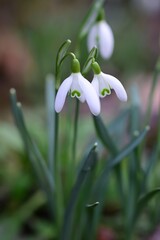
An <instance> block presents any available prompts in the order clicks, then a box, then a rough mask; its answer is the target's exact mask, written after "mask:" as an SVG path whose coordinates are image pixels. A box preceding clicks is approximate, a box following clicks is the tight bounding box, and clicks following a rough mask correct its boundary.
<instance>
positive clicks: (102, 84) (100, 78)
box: [91, 72, 127, 102]
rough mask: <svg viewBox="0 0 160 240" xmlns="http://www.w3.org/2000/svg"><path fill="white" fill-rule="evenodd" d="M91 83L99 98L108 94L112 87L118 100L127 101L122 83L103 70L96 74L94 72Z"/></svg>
mask: <svg viewBox="0 0 160 240" xmlns="http://www.w3.org/2000/svg"><path fill="white" fill-rule="evenodd" d="M91 84H92V86H93V87H94V89H95V91H96V93H97V94H98V95H99V97H101V98H103V97H105V96H107V95H110V94H111V89H113V90H114V91H115V93H116V95H117V97H118V98H119V100H121V101H123V102H126V101H127V93H126V90H125V89H124V87H123V85H122V84H121V82H120V81H119V80H118V79H117V78H115V77H113V76H111V75H108V74H105V73H103V72H101V73H100V74H97V75H96V74H95V75H94V78H93V80H92V83H91Z"/></svg>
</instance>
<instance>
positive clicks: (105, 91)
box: [101, 88, 111, 97]
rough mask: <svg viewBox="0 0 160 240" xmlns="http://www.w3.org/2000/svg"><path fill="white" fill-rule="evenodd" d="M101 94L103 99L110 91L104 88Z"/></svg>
mask: <svg viewBox="0 0 160 240" xmlns="http://www.w3.org/2000/svg"><path fill="white" fill-rule="evenodd" d="M101 94H102V96H103V97H104V96H106V95H109V94H111V90H110V89H108V88H104V89H103V90H102V91H101Z"/></svg>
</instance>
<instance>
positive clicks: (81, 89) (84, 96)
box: [55, 59, 100, 116]
mask: <svg viewBox="0 0 160 240" xmlns="http://www.w3.org/2000/svg"><path fill="white" fill-rule="evenodd" d="M68 92H69V93H70V95H71V97H77V98H78V99H79V100H80V101H81V102H85V101H86V102H87V104H88V106H89V109H90V111H91V112H92V114H93V115H95V116H97V115H98V114H99V113H100V101H99V97H98V96H97V93H96V91H95V89H94V87H93V86H92V84H91V83H90V82H89V81H88V80H86V79H85V78H84V77H83V76H82V74H81V73H80V64H79V61H78V60H77V59H73V62H72V73H71V75H70V76H69V77H68V78H66V79H65V80H64V81H63V82H62V84H61V85H60V87H59V89H58V92H57V95H56V99H55V110H56V112H58V113H59V112H60V111H61V110H62V108H63V106H64V103H65V100H66V96H67V93H68Z"/></svg>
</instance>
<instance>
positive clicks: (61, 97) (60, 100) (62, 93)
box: [55, 75, 72, 113]
mask: <svg viewBox="0 0 160 240" xmlns="http://www.w3.org/2000/svg"><path fill="white" fill-rule="evenodd" d="M71 84H72V75H70V76H69V77H68V78H66V79H65V80H64V81H63V82H62V84H61V85H60V87H59V89H58V92H57V95H56V99H55V110H56V112H57V113H59V112H60V111H61V110H62V108H63V106H64V102H65V99H66V96H67V93H68V91H69V89H70V87H71Z"/></svg>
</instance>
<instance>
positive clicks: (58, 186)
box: [54, 90, 64, 233]
mask: <svg viewBox="0 0 160 240" xmlns="http://www.w3.org/2000/svg"><path fill="white" fill-rule="evenodd" d="M56 92H57V90H56ZM54 129H55V131H54V132H55V135H54V159H55V167H54V168H55V173H54V175H55V192H56V195H55V197H56V220H57V228H58V232H59V233H60V229H61V225H62V219H63V209H64V206H63V194H62V192H63V191H62V179H61V161H60V159H59V157H58V135H59V115H58V113H55V120H54Z"/></svg>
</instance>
